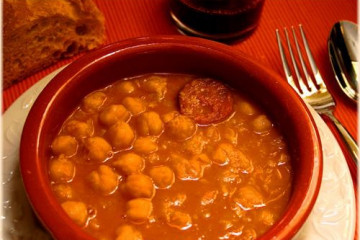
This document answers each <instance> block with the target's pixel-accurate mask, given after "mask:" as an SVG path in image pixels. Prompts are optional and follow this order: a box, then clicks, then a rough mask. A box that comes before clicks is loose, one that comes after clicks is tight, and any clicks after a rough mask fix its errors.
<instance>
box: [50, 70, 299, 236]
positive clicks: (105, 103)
mask: <svg viewBox="0 0 360 240" xmlns="http://www.w3.org/2000/svg"><path fill="white" fill-rule="evenodd" d="M195 79H196V77H195V76H190V75H180V74H149V75H143V76H138V77H134V78H130V79H122V80H120V81H118V82H116V83H114V84H113V85H111V86H108V87H106V88H104V89H100V90H98V91H95V92H93V93H90V94H89V95H87V96H86V97H85V98H84V99H83V100H82V102H81V104H80V105H79V106H78V108H77V109H76V110H75V111H74V112H73V114H72V115H71V116H69V117H68V119H67V120H66V121H65V122H64V124H63V126H62V128H61V131H60V132H59V134H58V136H57V137H56V138H55V139H54V141H53V142H52V144H51V149H52V152H53V156H52V157H51V158H50V159H49V161H50V162H49V176H50V179H51V183H52V189H53V192H54V194H55V195H56V197H57V199H58V200H59V202H60V203H61V205H62V207H63V209H64V210H65V211H66V212H67V214H68V215H69V217H70V218H71V219H73V221H74V222H76V223H77V224H78V225H79V226H81V227H82V228H83V229H84V230H85V231H86V232H88V233H89V234H90V235H92V236H94V237H95V238H97V239H102V240H107V239H109V240H110V239H116V240H140V239H147V240H152V239H154V240H155V239H171V240H176V239H181V240H198V239H199V240H200V239H204V240H205V239H207V240H213V239H255V238H257V237H259V236H261V235H262V234H264V233H265V232H266V231H267V230H268V229H269V228H270V227H271V226H272V225H273V224H274V223H275V222H276V221H277V220H278V219H279V218H280V217H281V215H282V213H283V211H284V209H285V208H286V205H287V203H288V200H289V196H290V191H291V181H292V170H291V163H290V157H289V153H288V150H287V145H286V142H285V141H284V138H283V136H282V135H281V134H280V132H279V130H278V129H277V127H276V126H275V125H274V123H272V122H271V120H270V119H269V118H268V117H267V116H266V115H265V114H264V111H262V110H261V109H260V108H259V107H257V106H256V105H255V104H254V103H253V102H252V101H251V100H250V99H248V98H247V97H245V96H243V95H241V93H238V92H237V91H234V90H228V91H229V92H230V94H231V104H232V105H231V106H230V107H231V108H230V109H231V114H230V115H229V116H227V117H226V119H222V120H220V121H219V122H216V123H212V124H198V123H196V122H195V121H194V120H193V118H192V117H189V116H187V115H184V114H181V111H180V109H179V92H180V91H181V90H182V89H183V88H184V86H185V85H186V84H187V83H190V82H191V81H194V80H195ZM200 81H201V79H200ZM210 81H214V80H210ZM219 84H220V83H219ZM226 88H227V87H226ZM227 89H228V88H227ZM202 90H203V89H200V90H199V92H201V91H202ZM215 95H216V93H215ZM189 97H191V96H189ZM211 97H212V96H210V98H211ZM214 97H216V96H214ZM185 99H186V98H185ZM215 102H216V101H215ZM195 114H197V113H196V111H195Z"/></svg>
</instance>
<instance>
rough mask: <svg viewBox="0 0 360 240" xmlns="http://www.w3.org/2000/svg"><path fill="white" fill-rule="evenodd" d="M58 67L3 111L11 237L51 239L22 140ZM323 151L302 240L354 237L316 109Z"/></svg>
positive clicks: (347, 194) (347, 184) (333, 148)
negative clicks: (32, 196)
mask: <svg viewBox="0 0 360 240" xmlns="http://www.w3.org/2000/svg"><path fill="white" fill-rule="evenodd" d="M60 70H62V68H61V69H58V70H56V71H54V72H53V73H51V74H49V75H48V76H46V77H44V78H43V79H42V80H41V81H39V82H38V83H36V84H35V85H34V86H33V87H31V88H30V89H29V90H27V91H26V92H25V93H24V94H23V95H22V96H20V97H19V98H18V99H17V100H16V101H15V102H14V103H13V104H12V105H11V107H10V108H9V109H8V110H7V111H6V112H5V113H4V115H3V156H2V161H3V182H2V183H3V209H2V210H3V216H2V221H3V222H2V224H3V237H2V239H4V240H10V239H24V240H25V239H36V240H43V239H51V237H50V236H49V235H48V234H47V233H46V232H45V231H44V230H43V229H42V228H41V227H39V224H38V222H37V220H36V218H35V217H34V214H33V212H32V211H31V208H30V206H29V203H28V201H27V199H26V194H25V192H24V188H23V185H22V182H21V177H20V174H19V169H18V167H19V143H20V137H21V132H22V128H23V125H24V122H25V119H26V116H27V115H28V113H29V110H30V108H31V106H32V104H33V103H34V101H35V99H36V98H37V96H38V95H39V93H40V92H41V91H42V89H43V88H44V87H45V86H46V84H47V83H48V82H49V81H50V80H51V79H52V78H53V77H54V76H55V75H56V74H57V73H58V72H59V71H60ZM312 114H313V116H314V119H315V122H316V124H317V127H318V129H319V132H320V136H321V140H322V143H323V153H324V172H323V179H322V184H321V188H320V194H319V197H318V199H317V201H316V204H315V206H314V209H313V210H312V212H311V214H310V216H309V218H308V219H307V221H306V223H305V224H304V225H303V226H302V228H301V230H300V231H299V232H298V234H297V235H296V236H295V237H294V239H296V240H303V239H309V240H310V239H311V240H317V239H319V240H320V239H329V240H332V239H333V240H340V239H341V240H353V239H354V235H355V215H356V209H355V195H354V188H353V184H352V179H351V176H350V172H349V169H348V167H347V164H346V161H345V158H344V155H343V154H342V152H341V149H340V147H339V145H338V143H337V141H336V139H335V138H334V136H333V135H332V133H331V132H330V130H329V129H328V127H327V125H326V124H325V123H324V121H323V120H322V119H321V118H320V117H319V115H317V114H316V113H315V112H314V111H313V110H312Z"/></svg>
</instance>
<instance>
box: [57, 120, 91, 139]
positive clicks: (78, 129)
mask: <svg viewBox="0 0 360 240" xmlns="http://www.w3.org/2000/svg"><path fill="white" fill-rule="evenodd" d="M64 130H65V132H67V133H68V134H70V135H72V136H74V137H76V138H85V137H90V136H91V135H92V134H93V133H94V129H93V126H92V123H91V122H81V121H78V120H71V121H69V122H68V123H66V125H65V128H64Z"/></svg>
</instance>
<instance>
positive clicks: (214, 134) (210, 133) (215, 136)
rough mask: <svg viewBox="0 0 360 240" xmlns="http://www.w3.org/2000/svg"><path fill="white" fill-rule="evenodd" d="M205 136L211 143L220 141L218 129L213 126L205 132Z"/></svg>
mask: <svg viewBox="0 0 360 240" xmlns="http://www.w3.org/2000/svg"><path fill="white" fill-rule="evenodd" d="M205 136H206V137H207V138H208V139H209V140H210V141H212V142H218V141H220V139H221V135H220V132H219V129H217V127H215V126H210V127H208V128H207V129H206V131H205Z"/></svg>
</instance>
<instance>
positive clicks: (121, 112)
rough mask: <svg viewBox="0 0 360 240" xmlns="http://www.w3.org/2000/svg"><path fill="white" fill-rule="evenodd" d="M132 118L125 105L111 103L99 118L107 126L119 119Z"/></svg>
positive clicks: (125, 120)
mask: <svg viewBox="0 0 360 240" xmlns="http://www.w3.org/2000/svg"><path fill="white" fill-rule="evenodd" d="M129 119H130V113H129V111H128V110H126V108H125V107H124V106H123V105H120V104H118V105H115V104H113V105H110V106H108V107H106V108H105V109H104V110H102V112H101V113H100V114H99V120H100V122H101V123H102V124H104V125H105V126H108V127H110V126H111V125H113V124H115V123H116V122H117V121H123V122H128V121H129Z"/></svg>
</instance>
